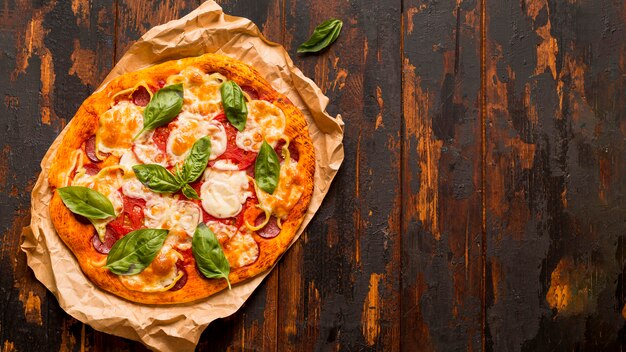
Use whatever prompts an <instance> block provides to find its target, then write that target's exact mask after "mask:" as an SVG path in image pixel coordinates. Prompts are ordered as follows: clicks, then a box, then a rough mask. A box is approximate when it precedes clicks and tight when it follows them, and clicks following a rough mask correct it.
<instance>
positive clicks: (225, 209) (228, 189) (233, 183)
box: [200, 168, 251, 218]
mask: <svg viewBox="0 0 626 352" xmlns="http://www.w3.org/2000/svg"><path fill="white" fill-rule="evenodd" d="M204 181H205V182H204V183H203V184H202V187H201V188H200V197H201V198H202V208H204V210H205V211H206V212H207V213H209V214H211V215H213V216H214V217H216V218H229V217H232V216H235V215H237V214H239V212H240V211H241V208H242V205H243V203H244V202H245V201H246V199H247V198H248V197H249V196H250V195H251V193H250V192H248V177H247V176H246V172H245V171H234V170H217V169H211V168H209V169H207V170H206V171H205V172H204Z"/></svg>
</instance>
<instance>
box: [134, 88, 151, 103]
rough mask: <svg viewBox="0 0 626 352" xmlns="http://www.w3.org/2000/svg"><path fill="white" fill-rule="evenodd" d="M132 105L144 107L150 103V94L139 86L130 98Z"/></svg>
mask: <svg viewBox="0 0 626 352" xmlns="http://www.w3.org/2000/svg"><path fill="white" fill-rule="evenodd" d="M131 98H132V100H133V103H134V104H135V105H137V106H146V105H148V103H149V102H150V93H148V90H147V89H146V88H145V87H144V86H139V87H138V88H137V89H135V91H134V92H133V95H132V96H131Z"/></svg>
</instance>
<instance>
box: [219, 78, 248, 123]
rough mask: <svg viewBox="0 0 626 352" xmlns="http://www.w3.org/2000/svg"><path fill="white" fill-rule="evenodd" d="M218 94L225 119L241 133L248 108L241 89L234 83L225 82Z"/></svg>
mask: <svg viewBox="0 0 626 352" xmlns="http://www.w3.org/2000/svg"><path fill="white" fill-rule="evenodd" d="M220 92H221V93H222V106H224V113H225V114H226V118H228V121H230V123H231V124H232V125H233V126H235V128H236V129H237V130H239V131H243V130H244V128H246V120H247V119H248V107H247V106H246V100H245V99H244V98H243V92H242V91H241V88H239V85H237V83H235V81H226V82H224V83H222V85H221V87H220Z"/></svg>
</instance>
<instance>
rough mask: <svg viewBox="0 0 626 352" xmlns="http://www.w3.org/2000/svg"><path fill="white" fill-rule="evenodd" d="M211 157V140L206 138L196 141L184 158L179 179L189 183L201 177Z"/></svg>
mask: <svg viewBox="0 0 626 352" xmlns="http://www.w3.org/2000/svg"><path fill="white" fill-rule="evenodd" d="M210 156H211V139H210V138H209V137H208V136H206V137H202V138H200V139H198V140H197V141H196V142H195V143H194V144H193V147H191V152H189V155H187V157H186V158H185V162H184V163H183V169H182V171H181V174H180V178H181V179H182V180H183V181H185V182H187V183H189V182H193V181H195V180H197V179H198V177H200V175H202V173H203V172H204V170H205V169H206V165H207V163H208V162H209V157H210Z"/></svg>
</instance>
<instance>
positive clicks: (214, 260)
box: [191, 223, 231, 289]
mask: <svg viewBox="0 0 626 352" xmlns="http://www.w3.org/2000/svg"><path fill="white" fill-rule="evenodd" d="M191 251H192V253H193V257H194V258H195V259H196V264H197V265H198V269H199V270H200V272H201V273H202V275H204V276H206V277H207V278H208V279H218V278H224V279H226V282H227V283H228V288H229V289H230V288H231V287H230V280H228V274H229V273H230V264H228V260H226V256H225V255H224V251H223V250H222V247H221V246H220V242H219V241H218V240H217V237H216V236H215V234H214V233H213V231H211V229H209V228H208V227H207V226H206V225H205V224H204V223H200V224H199V225H198V227H196V232H195V233H194V235H193V240H192V241H191Z"/></svg>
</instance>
